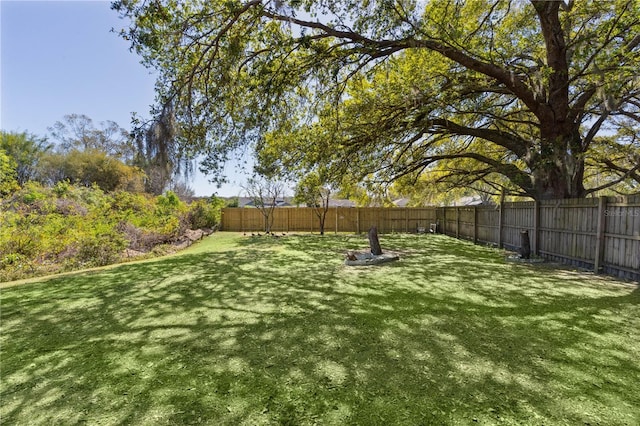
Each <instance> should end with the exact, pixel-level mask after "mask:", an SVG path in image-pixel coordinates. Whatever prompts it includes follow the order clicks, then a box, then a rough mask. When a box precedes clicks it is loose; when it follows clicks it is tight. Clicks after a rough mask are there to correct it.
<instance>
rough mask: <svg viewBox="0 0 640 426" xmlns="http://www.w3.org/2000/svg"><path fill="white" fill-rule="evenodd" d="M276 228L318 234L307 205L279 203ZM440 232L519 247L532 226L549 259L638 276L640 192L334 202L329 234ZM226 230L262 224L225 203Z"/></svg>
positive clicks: (254, 213)
mask: <svg viewBox="0 0 640 426" xmlns="http://www.w3.org/2000/svg"><path fill="white" fill-rule="evenodd" d="M273 214H274V218H273V226H272V230H273V232H318V231H319V219H318V216H317V215H316V213H315V211H314V209H312V208H308V207H296V208H293V207H283V208H276V209H274V213H273ZM434 224H437V228H436V232H438V233H442V234H446V235H449V236H453V237H457V238H464V239H468V240H471V241H473V242H475V243H484V244H491V245H496V246H498V247H504V248H507V249H510V250H516V249H518V248H519V247H520V232H521V231H523V230H527V231H528V232H529V236H530V240H531V251H532V253H534V254H536V255H539V256H542V257H545V258H547V259H550V260H555V261H560V262H563V263H568V264H572V265H575V266H579V267H584V268H591V269H593V270H594V271H598V272H605V273H607V274H611V275H616V276H619V277H622V278H629V279H632V280H640V196H636V197H600V198H583V199H571V200H546V201H535V202H534V201H529V202H517V203H503V204H502V205H498V206H463V207H423V208H379V207H359V208H354V207H333V208H330V209H329V211H328V213H327V216H326V220H325V232H355V233H362V232H366V231H367V230H368V229H369V228H370V227H371V226H376V227H377V228H378V232H379V233H392V232H404V233H408V232H414V233H415V232H418V231H423V230H426V231H427V232H428V230H429V229H430V227H432V226H433V225H434ZM221 229H222V230H225V231H238V232H260V231H263V230H264V217H263V216H262V213H261V212H260V210H258V209H256V208H226V209H223V211H222V224H221Z"/></svg>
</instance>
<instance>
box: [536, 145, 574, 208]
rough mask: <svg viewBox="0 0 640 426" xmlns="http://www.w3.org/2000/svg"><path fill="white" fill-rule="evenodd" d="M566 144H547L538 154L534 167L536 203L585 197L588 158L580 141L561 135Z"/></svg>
mask: <svg viewBox="0 0 640 426" xmlns="http://www.w3.org/2000/svg"><path fill="white" fill-rule="evenodd" d="M556 137H557V140H561V141H564V142H562V143H551V142H545V143H543V144H542V145H543V146H542V152H540V153H537V154H534V155H533V159H534V161H533V162H531V163H529V166H530V167H531V171H532V172H531V179H532V187H533V194H531V195H532V196H533V198H534V199H536V200H552V199H565V198H584V197H585V196H586V191H585V188H584V183H583V181H584V167H585V165H584V158H583V155H582V153H581V147H580V144H579V142H578V141H576V140H574V138H572V137H571V136H566V135H565V136H563V135H557V136H556Z"/></svg>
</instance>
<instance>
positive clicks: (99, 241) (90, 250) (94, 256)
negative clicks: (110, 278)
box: [77, 230, 127, 266]
mask: <svg viewBox="0 0 640 426" xmlns="http://www.w3.org/2000/svg"><path fill="white" fill-rule="evenodd" d="M126 247H127V241H126V240H125V239H124V237H123V236H122V235H121V234H119V233H118V232H116V231H114V230H107V231H105V232H102V233H98V234H95V235H90V236H87V237H84V238H83V239H81V240H80V242H79V243H78V253H77V259H78V261H79V262H82V263H84V264H89V265H92V266H104V265H109V264H110V263H115V262H117V261H118V260H120V256H121V253H122V252H123V251H124V249H125V248H126Z"/></svg>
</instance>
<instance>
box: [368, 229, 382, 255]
mask: <svg viewBox="0 0 640 426" xmlns="http://www.w3.org/2000/svg"><path fill="white" fill-rule="evenodd" d="M368 235H369V247H371V254H373V255H374V256H380V255H382V247H380V240H379V239H378V229H377V228H376V227H375V226H372V227H371V229H369V232H368Z"/></svg>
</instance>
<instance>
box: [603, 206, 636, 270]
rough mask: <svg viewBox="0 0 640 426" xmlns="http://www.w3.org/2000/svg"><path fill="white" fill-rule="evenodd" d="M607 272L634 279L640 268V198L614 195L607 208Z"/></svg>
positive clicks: (604, 263)
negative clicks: (614, 272) (615, 272)
mask: <svg viewBox="0 0 640 426" xmlns="http://www.w3.org/2000/svg"><path fill="white" fill-rule="evenodd" d="M604 216H605V227H604V230H605V231H604V232H605V234H604V237H605V242H604V245H605V249H604V256H603V266H604V268H603V269H604V270H605V272H608V273H612V271H620V272H619V273H618V274H617V275H619V276H623V277H629V278H633V276H634V275H635V274H636V273H638V271H640V197H629V199H626V200H625V199H623V198H618V197H610V198H608V199H607V204H606V208H605V214H604Z"/></svg>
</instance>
